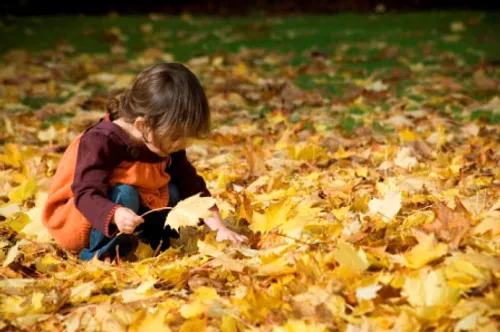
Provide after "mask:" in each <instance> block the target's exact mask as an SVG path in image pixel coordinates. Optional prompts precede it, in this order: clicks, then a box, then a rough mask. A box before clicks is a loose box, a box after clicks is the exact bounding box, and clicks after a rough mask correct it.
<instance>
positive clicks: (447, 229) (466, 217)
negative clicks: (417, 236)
mask: <svg viewBox="0 0 500 332" xmlns="http://www.w3.org/2000/svg"><path fill="white" fill-rule="evenodd" d="M455 205H456V207H455V209H454V210H452V209H450V208H449V207H448V206H446V205H445V204H443V203H441V202H439V203H438V204H437V205H436V206H435V207H434V208H433V210H434V212H435V213H436V220H435V221H434V223H432V224H426V225H424V226H423V228H424V229H425V230H426V231H429V232H434V233H435V234H436V235H437V237H438V238H440V239H442V240H444V241H448V242H449V243H450V248H451V249H457V248H458V246H459V245H460V241H461V240H462V238H463V237H464V236H465V234H467V232H468V231H469V229H470V228H471V217H470V213H469V211H467V209H466V208H465V207H464V206H463V204H462V202H461V201H460V199H458V197H456V196H455Z"/></svg>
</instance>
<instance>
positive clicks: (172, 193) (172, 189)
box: [168, 183, 181, 207]
mask: <svg viewBox="0 0 500 332" xmlns="http://www.w3.org/2000/svg"><path fill="white" fill-rule="evenodd" d="M168 196H169V198H168V206H170V207H174V206H176V205H177V203H179V202H180V201H181V192H180V191H179V187H177V186H176V185H175V184H173V183H169V184H168Z"/></svg>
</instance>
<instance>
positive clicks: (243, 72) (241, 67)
mask: <svg viewBox="0 0 500 332" xmlns="http://www.w3.org/2000/svg"><path fill="white" fill-rule="evenodd" d="M233 74H234V75H236V76H243V77H245V76H248V67H247V65H246V64H245V63H244V62H240V63H238V65H237V66H236V67H234V70H233Z"/></svg>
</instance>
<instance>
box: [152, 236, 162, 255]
mask: <svg viewBox="0 0 500 332" xmlns="http://www.w3.org/2000/svg"><path fill="white" fill-rule="evenodd" d="M162 244H163V239H161V240H160V243H158V246H157V247H156V249H155V253H154V254H153V257H156V256H158V253H159V252H160V248H161V245H162Z"/></svg>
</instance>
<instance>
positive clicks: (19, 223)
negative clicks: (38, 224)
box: [5, 212, 31, 232]
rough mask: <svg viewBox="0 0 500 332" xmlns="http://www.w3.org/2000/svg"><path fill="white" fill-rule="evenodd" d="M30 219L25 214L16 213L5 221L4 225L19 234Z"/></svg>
mask: <svg viewBox="0 0 500 332" xmlns="http://www.w3.org/2000/svg"><path fill="white" fill-rule="evenodd" d="M30 221H31V220H30V217H29V216H28V215H27V214H26V213H22V212H21V213H18V214H16V215H15V216H12V217H11V218H8V219H7V220H6V221H5V224H6V225H8V226H9V227H10V228H12V229H13V230H15V231H16V232H20V231H21V230H22V229H23V228H24V227H25V226H26V225H28V224H29V222H30Z"/></svg>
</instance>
